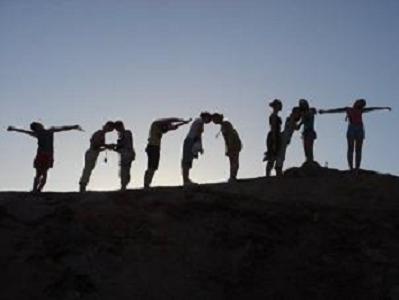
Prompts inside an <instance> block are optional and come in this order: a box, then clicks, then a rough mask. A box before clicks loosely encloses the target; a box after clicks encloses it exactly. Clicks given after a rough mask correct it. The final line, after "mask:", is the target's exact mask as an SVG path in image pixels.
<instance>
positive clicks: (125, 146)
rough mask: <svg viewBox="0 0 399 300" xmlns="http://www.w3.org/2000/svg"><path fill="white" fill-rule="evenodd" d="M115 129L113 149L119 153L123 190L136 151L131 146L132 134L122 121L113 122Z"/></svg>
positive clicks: (128, 179)
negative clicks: (116, 138) (116, 139)
mask: <svg viewBox="0 0 399 300" xmlns="http://www.w3.org/2000/svg"><path fill="white" fill-rule="evenodd" d="M114 126H115V129H116V131H118V141H117V144H116V146H115V147H114V150H115V151H116V152H118V153H119V155H120V162H119V165H120V172H119V176H120V178H121V191H125V190H126V187H127V185H128V184H129V182H130V178H131V177H130V169H131V167H132V162H133V161H134V160H135V158H136V152H135V151H134V147H133V134H132V132H131V131H130V130H127V129H126V128H125V125H124V124H123V122H122V121H116V122H115V123H114Z"/></svg>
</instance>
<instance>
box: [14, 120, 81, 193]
mask: <svg viewBox="0 0 399 300" xmlns="http://www.w3.org/2000/svg"><path fill="white" fill-rule="evenodd" d="M7 130H8V131H14V132H20V133H25V134H27V135H30V136H31V137H34V138H36V139H37V145H38V147H37V153H36V157H35V160H34V162H33V167H34V168H35V169H36V175H35V178H34V180H33V190H32V191H33V192H41V191H42V189H43V187H44V185H45V184H46V182H47V173H48V170H49V169H51V168H52V167H53V165H54V133H56V132H62V131H69V130H80V131H82V128H81V127H80V126H79V125H73V126H61V127H50V128H49V129H46V128H44V126H43V124H41V123H37V122H33V123H31V124H30V130H24V129H17V128H15V127H13V126H9V127H8V128H7Z"/></svg>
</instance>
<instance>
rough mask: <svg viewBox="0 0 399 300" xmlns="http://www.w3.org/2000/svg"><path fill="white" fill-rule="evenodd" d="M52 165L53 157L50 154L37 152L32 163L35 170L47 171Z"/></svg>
mask: <svg viewBox="0 0 399 300" xmlns="http://www.w3.org/2000/svg"><path fill="white" fill-rule="evenodd" d="M53 165H54V157H53V154H52V153H45V152H39V153H37V154H36V157H35V160H34V162H33V167H34V168H35V169H40V170H47V169H50V168H52V167H53Z"/></svg>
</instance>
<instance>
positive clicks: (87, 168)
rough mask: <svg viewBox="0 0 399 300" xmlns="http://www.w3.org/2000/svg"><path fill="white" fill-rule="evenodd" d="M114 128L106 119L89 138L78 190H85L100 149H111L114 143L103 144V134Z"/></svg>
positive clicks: (112, 123)
mask: <svg viewBox="0 0 399 300" xmlns="http://www.w3.org/2000/svg"><path fill="white" fill-rule="evenodd" d="M114 129H115V124H114V122H111V121H108V122H107V123H105V125H104V126H103V128H102V129H100V130H98V131H96V132H95V133H94V134H93V135H92V136H91V138H90V147H89V149H88V150H87V151H86V153H85V165H84V168H83V171H82V177H81V178H80V181H79V185H80V191H81V192H85V191H86V186H87V184H88V183H89V180H90V176H91V173H92V172H93V170H94V168H95V166H96V163H97V158H98V155H99V154H100V152H101V151H104V150H106V149H113V147H114V145H107V144H105V134H106V133H108V132H111V131H113V130H114Z"/></svg>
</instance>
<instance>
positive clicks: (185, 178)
mask: <svg viewBox="0 0 399 300" xmlns="http://www.w3.org/2000/svg"><path fill="white" fill-rule="evenodd" d="M182 175H183V184H190V183H191V180H190V169H189V168H185V167H184V168H182Z"/></svg>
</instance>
